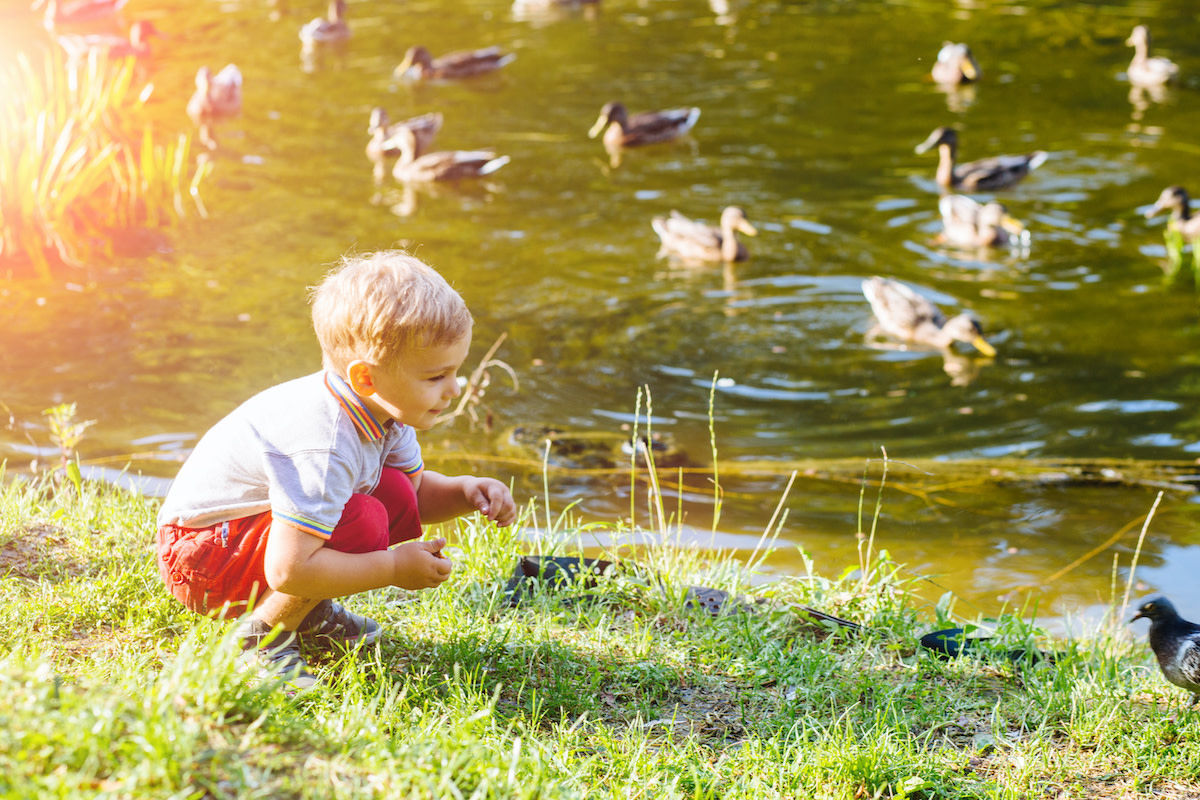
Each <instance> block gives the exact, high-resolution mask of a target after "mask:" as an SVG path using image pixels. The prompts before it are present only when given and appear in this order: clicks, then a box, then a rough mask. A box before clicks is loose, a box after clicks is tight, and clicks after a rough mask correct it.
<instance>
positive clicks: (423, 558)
mask: <svg viewBox="0 0 1200 800" xmlns="http://www.w3.org/2000/svg"><path fill="white" fill-rule="evenodd" d="M445 546H446V540H445V539H433V540H430V541H425V540H419V541H413V542H404V543H403V544H401V545H398V546H397V547H395V548H393V549H392V550H391V551H390V552H391V554H392V583H393V584H394V585H396V586H399V587H400V588H401V589H432V588H434V587H436V586H441V585H442V583H444V582H445V580H446V579H447V578H449V577H450V573H451V572H453V571H454V562H453V561H451V560H450V559H448V558H446V557H445V556H443V555H442V548H443V547H445Z"/></svg>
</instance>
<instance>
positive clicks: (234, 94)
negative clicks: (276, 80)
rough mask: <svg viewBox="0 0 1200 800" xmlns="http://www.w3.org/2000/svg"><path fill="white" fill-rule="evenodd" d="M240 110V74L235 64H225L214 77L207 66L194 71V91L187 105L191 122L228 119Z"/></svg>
mask: <svg viewBox="0 0 1200 800" xmlns="http://www.w3.org/2000/svg"><path fill="white" fill-rule="evenodd" d="M241 110H242V73H241V70H239V69H238V68H237V66H236V65H235V64H226V65H225V67H224V68H223V69H222V70H221V71H220V72H218V73H217V74H216V75H215V76H214V75H213V74H212V70H210V69H209V68H208V67H207V66H203V67H201V68H200V69H198V70H196V91H195V92H193V93H192V96H191V99H189V100H188V104H187V113H188V116H189V117H191V118H192V121H193V122H196V123H200V122H203V121H205V120H210V119H215V118H216V117H230V116H233V115H235V114H238V113H240V112H241Z"/></svg>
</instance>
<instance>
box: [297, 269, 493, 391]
mask: <svg viewBox="0 0 1200 800" xmlns="http://www.w3.org/2000/svg"><path fill="white" fill-rule="evenodd" d="M312 318H313V328H315V329H316V332H317V340H318V341H319V342H320V343H321V354H322V359H323V361H324V364H325V368H326V369H328V370H332V371H334V372H337V373H338V374H339V375H341V376H342V377H345V376H346V367H347V366H348V365H349V364H350V362H352V361H356V360H359V359H361V360H363V361H367V362H370V363H372V364H378V365H383V366H386V365H390V364H392V363H394V362H395V361H396V360H397V359H399V358H401V357H403V356H404V355H405V354H407V353H409V352H411V351H412V350H414V349H416V348H419V347H429V346H431V345H433V346H445V345H449V344H453V343H454V342H457V341H458V340H459V339H461V338H462V337H463V336H465V335H466V334H467V333H469V332H470V330H471V323H472V320H471V312H470V311H468V310H467V304H466V303H465V302H463V299H462V297H461V296H459V294H458V292H456V291H454V289H453V288H451V286H450V284H448V283H447V282H446V279H445V278H443V277H442V276H441V275H439V274H438V272H437V271H436V270H434V269H433V268H432V267H430V266H429V265H428V264H425V263H424V262H422V261H421V260H420V259H417V258H415V257H414V256H411V255H409V254H408V253H405V252H404V251H403V250H381V251H380V252H377V253H366V254H363V255H357V256H347V257H344V258H343V259H342V263H341V264H340V265H338V266H337V267H335V268H334V269H333V270H332V271H330V272H329V273H328V274H327V275H326V276H325V278H324V280H322V281H321V283H320V284H318V285H317V286H316V287H314V288H313V289H312Z"/></svg>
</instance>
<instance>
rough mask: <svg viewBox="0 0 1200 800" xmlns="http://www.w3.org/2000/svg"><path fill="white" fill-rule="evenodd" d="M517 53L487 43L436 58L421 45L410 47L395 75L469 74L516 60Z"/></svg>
mask: <svg viewBox="0 0 1200 800" xmlns="http://www.w3.org/2000/svg"><path fill="white" fill-rule="evenodd" d="M516 57H517V56H516V54H515V53H505V52H502V51H501V50H500V48H499V47H496V46H492V47H484V48H482V49H479V50H460V51H457V52H454V53H447V54H446V55H444V56H439V57H438V58H434V57H433V54H432V53H430V52H429V51H428V50H427V49H425V48H424V47H422V46H421V45H417V46H415V47H410V48H408V52H407V53H405V54H404V60H403V61H401V62H400V65H399V66H398V67H396V69H395V72H394V74H395V76H396V77H397V78H403V77H406V76H411V77H415V78H419V79H429V78H469V77H471V76H473V75H482V74H483V73H485V72H492V71H494V70H497V69H500V68H501V67H503V66H504V65H505V64H509V63H512V62H513V61H514V60H516Z"/></svg>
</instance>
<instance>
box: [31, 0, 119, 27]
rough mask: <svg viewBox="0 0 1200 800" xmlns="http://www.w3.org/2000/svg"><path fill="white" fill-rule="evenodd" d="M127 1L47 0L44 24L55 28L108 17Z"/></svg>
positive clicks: (43, 17) (117, 11) (43, 18)
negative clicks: (60, 0) (64, 0)
mask: <svg viewBox="0 0 1200 800" xmlns="http://www.w3.org/2000/svg"><path fill="white" fill-rule="evenodd" d="M127 2H129V0H74V2H70V3H60V2H59V1H58V0H46V10H45V12H44V14H43V16H42V25H43V26H44V27H45V28H46V30H54V28H55V27H56V26H58V25H75V24H77V23H83V22H94V21H95V20H98V19H107V18H108V17H112V16H114V15H116V14H117V13H119V12H120V11H121V9H122V8H124V7H125V4H126V3H127ZM35 7H36V6H35Z"/></svg>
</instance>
